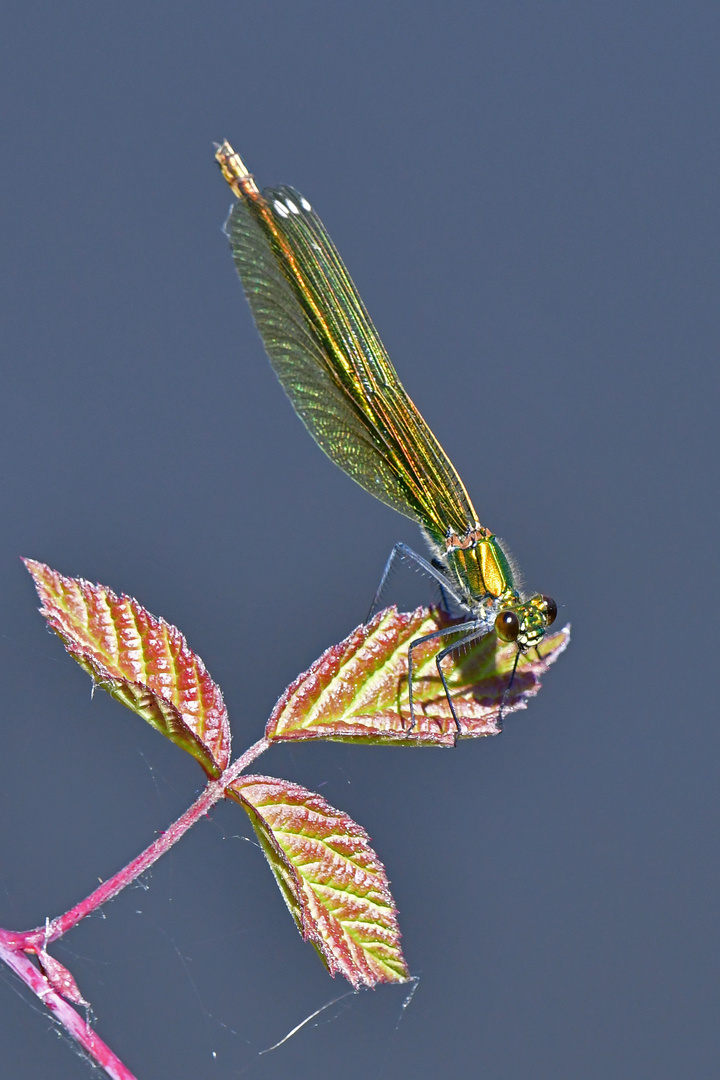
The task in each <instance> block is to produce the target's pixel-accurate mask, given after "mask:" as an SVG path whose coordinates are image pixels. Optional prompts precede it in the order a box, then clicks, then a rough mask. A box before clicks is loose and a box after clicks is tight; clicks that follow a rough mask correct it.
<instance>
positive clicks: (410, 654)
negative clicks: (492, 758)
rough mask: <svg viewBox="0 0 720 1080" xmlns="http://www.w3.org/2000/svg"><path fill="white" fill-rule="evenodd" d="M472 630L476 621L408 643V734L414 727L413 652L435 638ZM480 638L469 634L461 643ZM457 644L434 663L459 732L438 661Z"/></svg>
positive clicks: (445, 650) (444, 651)
mask: <svg viewBox="0 0 720 1080" xmlns="http://www.w3.org/2000/svg"><path fill="white" fill-rule="evenodd" d="M472 629H477V619H471V620H469V621H468V622H464V623H458V624H457V625H456V626H446V627H445V628H444V629H442V630H433V632H432V634H425V635H424V636H423V637H419V638H415V640H414V641H411V642H410V646H409V648H408V697H409V702H410V727H409V728H408V733H410V732H411V731H412V729H413V728H414V727H415V706H414V704H413V650H414V649H417V648H418V646H419V645H424V644H425V642H426V641H433V640H436V639H437V638H441V637H448V635H450V634H457V633H462V632H463V630H472ZM480 636H481V635H480V634H470V635H468V637H466V638H463V641H472V640H473V639H474V638H476V637H480ZM459 644H461V642H456V643H455V644H453V645H450V646H448V648H446V649H443V650H442V652H440V653H439V654H438V657H437V658H436V663H437V664H438V671H439V672H440V678H441V680H442V684H443V689H444V690H445V696H446V698H447V701H448V705H449V706H450V711H451V713H452V716H453V720H454V721H455V727H456V728H457V729H458V731H460V724H459V723H458V718H457V716H456V715H455V709H454V708H453V703H452V700H451V698H450V691H449V689H448V685H447V683H446V681H445V676H444V674H443V671H442V668H441V667H440V664H439V662H438V661H439V660H442V658H443V657H445V656H447V654H448V653H449V652H452V650H453V649H454V648H455V647H456V645H459Z"/></svg>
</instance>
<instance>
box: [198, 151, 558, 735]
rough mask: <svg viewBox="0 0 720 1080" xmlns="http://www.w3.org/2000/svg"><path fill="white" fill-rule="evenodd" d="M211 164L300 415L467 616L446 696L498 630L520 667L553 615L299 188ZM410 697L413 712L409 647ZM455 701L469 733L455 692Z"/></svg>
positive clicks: (253, 301)
mask: <svg viewBox="0 0 720 1080" xmlns="http://www.w3.org/2000/svg"><path fill="white" fill-rule="evenodd" d="M216 159H217V161H218V164H219V165H220V168H221V170H222V173H223V176H224V177H225V179H226V180H227V182H228V184H229V185H230V187H231V188H232V190H233V192H234V194H235V195H236V196H237V199H238V202H237V203H236V204H235V206H234V207H233V210H232V212H231V214H230V217H229V219H228V223H227V233H228V236H229V239H230V244H231V247H232V253H233V258H234V260H235V265H236V267H237V270H238V273H239V275H240V278H241V281H242V283H243V286H244V289H245V294H246V296H247V299H248V302H249V304H250V308H251V310H252V314H253V317H254V319H255V323H256V325H257V328H258V330H259V332H260V335H261V337H262V339H263V342H264V344H265V348H266V350H267V353H268V356H269V357H270V362H271V364H272V366H273V368H274V370H275V373H276V374H277V376H278V378H279V380H280V382H281V383H282V386H283V388H284V390H285V392H286V394H287V395H288V397H289V398H290V401H291V403H292V405H293V408H294V409H295V411H296V412H297V414H298V416H299V417H300V418H301V420H302V421H303V423H304V424H305V426H306V427H307V429H308V431H309V432H310V434H311V435H312V436H313V438H314V439H315V441H316V442H317V443H318V444H319V446H320V447H321V448H322V449H323V450H324V451H325V453H326V454H327V455H328V457H330V458H331V459H332V460H333V461H334V462H335V463H336V464H337V465H339V466H340V468H341V469H343V470H344V471H345V472H346V473H348V475H349V476H351V477H352V478H353V480H355V481H357V483H358V484H360V485H361V486H362V487H364V488H365V489H366V490H367V491H369V492H370V493H371V494H372V495H374V496H375V497H376V498H377V499H380V500H381V502H384V503H387V504H388V505H389V506H392V507H394V508H395V509H396V510H398V511H399V512H400V513H401V514H404V515H405V516H406V517H409V518H412V519H413V520H414V521H416V522H417V523H418V524H419V525H420V526H421V528H422V530H423V532H424V533H425V536H426V538H427V540H428V542H429V544H430V548H431V550H432V553H433V560H432V563H430V562H428V561H426V560H425V559H423V558H422V557H421V556H419V555H416V553H415V552H413V551H411V549H410V548H407V547H406V546H405V545H402V544H398V545H396V547H395V549H394V550H393V555H399V556H401V557H402V556H405V557H409V558H412V559H414V560H415V561H416V562H417V563H419V564H420V565H421V566H422V567H423V568H424V569H425V570H426V571H427V572H428V573H429V574H431V575H432V576H433V577H435V578H436V579H437V580H438V581H439V583H440V585H441V586H442V588H443V589H444V590H445V592H446V593H447V594H449V595H450V596H451V597H452V599H453V600H454V601H455V603H456V604H457V605H458V607H459V608H460V609H461V610H462V611H463V612H464V613H465V614H466V619H465V621H463V622H461V623H460V624H458V625H456V626H455V627H454V628H453V631H451V632H452V633H454V634H455V636H456V637H457V635H458V634H459V633H462V634H463V636H462V637H461V638H460V639H459V640H456V641H455V642H454V644H452V645H450V646H449V647H447V648H445V649H443V650H442V651H441V652H440V653H438V656H437V663H438V670H439V672H440V676H441V678H442V680H443V684H444V685H445V688H446V691H447V684H446V683H445V676H444V674H443V670H442V667H441V663H442V660H443V658H444V657H445V656H446V655H448V654H449V653H450V652H452V651H453V650H454V649H456V648H458V647H460V646H461V645H463V644H467V643H468V642H470V641H472V640H475V639H477V638H479V637H481V636H483V635H484V634H486V633H488V632H489V631H490V630H492V629H493V627H494V628H495V630H496V632H497V634H498V636H499V637H500V638H502V639H503V640H504V641H515V642H517V645H518V649H519V652H518V655H520V651H525V650H527V649H528V648H531V647H532V646H534V645H537V644H538V642H539V641H540V640H541V639H542V636H543V634H544V633H545V630H546V628H547V627H548V626H549V625H550V623H552V622H553V621H554V619H555V617H556V614H557V608H556V605H555V602H554V601H553V600H551V599H550V598H549V597H546V596H542V595H535V596H532V597H531V598H529V599H523V597H521V595H520V593H519V591H518V589H517V586H516V584H515V580H514V575H513V571H512V567H511V563H510V560H509V559H508V557H507V555H506V554H505V552H504V551H503V549H502V546H501V544H500V541H499V540H498V538H497V537H496V536H495V535H494V534H493V533H492V532H491V531H490V530H489V529H486V528H485V527H484V526H482V525H481V524H480V523H479V520H478V516H477V513H476V511H475V509H474V507H473V505H472V503H471V501H470V497H469V495H468V493H467V491H466V490H465V487H464V485H463V482H462V480H461V479H460V477H459V476H458V474H457V472H456V471H455V468H454V467H453V465H452V463H451V462H450V460H449V458H448V457H447V455H446V454H445V452H444V450H443V449H442V447H441V446H440V444H439V442H438V441H437V439H436V438H435V436H434V435H433V433H432V431H431V430H430V428H429V427H428V425H427V424H426V423H425V421H424V419H423V417H422V416H421V415H420V413H419V412H418V410H417V409H416V407H415V405H414V404H413V402H412V401H411V400H410V398H409V397H408V395H407V393H406V392H405V390H404V388H403V386H402V384H401V382H400V380H399V379H398V376H397V373H396V371H395V369H394V367H393V365H392V364H391V362H390V358H389V357H388V355H387V353H386V351H385V348H384V346H383V344H382V342H381V341H380V338H379V337H378V334H377V331H376V329H375V327H374V326H373V323H372V321H371V319H370V316H369V315H368V313H367V311H366V309H365V306H364V304H363V302H362V300H361V299H360V296H359V295H358V292H357V290H356V288H355V286H354V285H353V282H352V281H351V279H350V276H349V274H348V272H347V270H346V269H345V266H344V264H343V262H342V260H341V258H340V256H339V254H338V252H337V250H336V248H335V245H334V244H333V242H332V240H331V239H330V237H329V236H328V234H327V232H326V231H325V228H324V226H323V224H322V222H321V221H320V218H319V217H318V216H317V214H316V213H315V212H314V211H313V209H312V207H311V206H310V203H309V202H308V201H307V199H305V198H304V197H303V196H302V195H300V193H299V192H297V191H295V189H294V188H291V187H287V186H282V187H278V188H266V189H265V190H263V191H260V190H259V189H258V187H257V185H256V184H255V181H254V180H253V178H252V176H251V175H250V173H249V172H248V170H247V169H246V167H245V165H244V164H243V162H242V160H241V159H240V157H239V156H238V155H237V154H236V153H235V151H234V150H233V149H232V147H231V146H230V145H229V144H228V143H227V142H224V143H223V144H222V146H220V147H219V148H218V151H217V154H216ZM390 561H392V556H391V560H390ZM389 566H390V563H388V567H387V568H386V572H385V575H383V581H382V582H381V585H380V589H378V594H379V593H380V591H381V589H382V585H383V583H384V581H385V577H386V576H387V572H388V569H389ZM438 636H440V635H438ZM423 640H424V639H423ZM413 644H416V643H413ZM417 644H419V642H417ZM410 695H411V697H410V701H411V711H412V647H411V656H410ZM448 702H449V704H450V708H451V710H452V714H453V717H454V719H455V723H456V725H457V728H458V731H460V725H459V723H458V720H457V716H456V715H455V711H454V709H453V706H452V700H451V698H450V695H449V693H448Z"/></svg>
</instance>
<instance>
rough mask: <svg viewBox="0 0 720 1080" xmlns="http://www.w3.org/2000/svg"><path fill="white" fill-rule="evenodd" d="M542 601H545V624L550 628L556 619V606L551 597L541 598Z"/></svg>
mask: <svg viewBox="0 0 720 1080" xmlns="http://www.w3.org/2000/svg"><path fill="white" fill-rule="evenodd" d="M543 600H544V601H545V617H546V619H547V624H548V626H552V624H553V623H554V622H555V620H556V619H557V604H556V603H555V601H554V600H553V598H552V596H543Z"/></svg>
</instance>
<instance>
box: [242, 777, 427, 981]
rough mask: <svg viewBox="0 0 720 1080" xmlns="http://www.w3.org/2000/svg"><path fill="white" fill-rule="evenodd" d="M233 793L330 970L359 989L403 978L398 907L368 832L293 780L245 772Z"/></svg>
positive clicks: (305, 932)
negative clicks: (248, 774)
mask: <svg viewBox="0 0 720 1080" xmlns="http://www.w3.org/2000/svg"><path fill="white" fill-rule="evenodd" d="M228 794H229V795H230V796H232V797H234V798H236V799H237V801H239V802H240V803H241V804H242V806H243V807H244V808H245V810H246V811H247V813H248V815H249V817H250V820H251V822H252V824H253V827H254V829H255V832H256V833H257V836H258V839H259V840H260V843H261V845H262V848H263V851H264V852H265V855H266V857H267V860H268V862H269V863H270V867H271V869H272V871H273V873H274V875H275V879H276V881H277V883H278V885H279V887H280V891H281V893H282V894H283V897H284V899H285V902H286V904H287V906H288V908H289V909H290V912H291V914H292V916H293V918H294V919H295V922H296V923H297V925H298V929H299V930H300V933H301V934H302V936H303V938H304V939H305V940H306V941H310V942H311V943H312V944H313V945H314V946H315V948H316V949H317V951H318V953H319V954H320V957H321V959H322V960H323V962H324V963H325V965H326V966H327V968H328V970H329V972H330V974H331V975H335V974H336V973H340V974H341V975H344V976H345V978H346V979H347V980H348V981H349V982H351V983H352V984H353V986H356V987H357V986H375V985H376V984H377V983H380V982H404V981H405V980H406V979H407V978H408V970H407V967H406V964H405V960H404V958H403V955H402V952H401V950H400V930H399V929H398V924H397V918H396V910H395V905H394V903H393V899H392V896H391V895H390V890H389V888H388V880H387V876H386V874H385V867H384V866H383V864H382V863H381V862H380V860H379V859H378V857H377V855H376V854H375V852H374V851H373V849H372V848H371V847H370V843H369V837H368V835H367V833H366V832H365V830H364V829H362V828H361V827H360V826H359V825H358V824H356V822H354V821H353V820H352V818H350V817H348V815H347V814H344V813H342V812H341V811H340V810H335V809H334V808H333V807H332V806H330V805H329V803H327V802H326V801H325V800H324V799H323V798H322V797H321V796H320V795H317V794H316V793H315V792H313V791H308V790H307V789H306V788H304V787H300V786H299V785H298V784H292V783H290V782H289V781H288V780H278V779H276V778H275V777H270V776H241V777H240V778H239V779H238V780H236V781H235V782H234V783H233V784H232V786H231V787H230V788H229V789H228Z"/></svg>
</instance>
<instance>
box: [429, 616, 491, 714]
mask: <svg viewBox="0 0 720 1080" xmlns="http://www.w3.org/2000/svg"><path fill="white" fill-rule="evenodd" d="M468 625H470V626H472V625H473V624H472V623H470V624H468ZM475 627H477V623H475ZM487 633H489V630H488V628H487V627H486V626H485V627H483V629H482V630H477V629H476V631H475V633H473V634H467V635H466V636H465V637H464V638H461V639H460V641H453V642H452V644H450V645H448V646H446V647H445V648H444V649H441V650H440V652H439V653H438V654H437V656H436V657H435V664H436V665H437V669H438V675H439V676H440V678H441V680H442V684H443V690H444V691H445V697H446V698H447V703H448V705H449V706H450V712H451V713H452V718H453V720H454V721H455V727H456V728H457V733H458V735H460V734H461V728H460V721H459V720H458V718H457V713H456V712H455V706H454V705H453V700H452V695H451V693H450V687H449V686H448V684H447V680H446V679H445V672H444V671H443V669H442V662H443V660H444V659H445V657H446V656H449V655H450V653H452V652H454V651H455V650H456V649H461V648H462V647H463V645H469V644H470V642H471V641H477V640H478V639H479V638H481V637H485V635H486V634H487ZM508 689H509V688H508ZM505 693H507V690H505Z"/></svg>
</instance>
